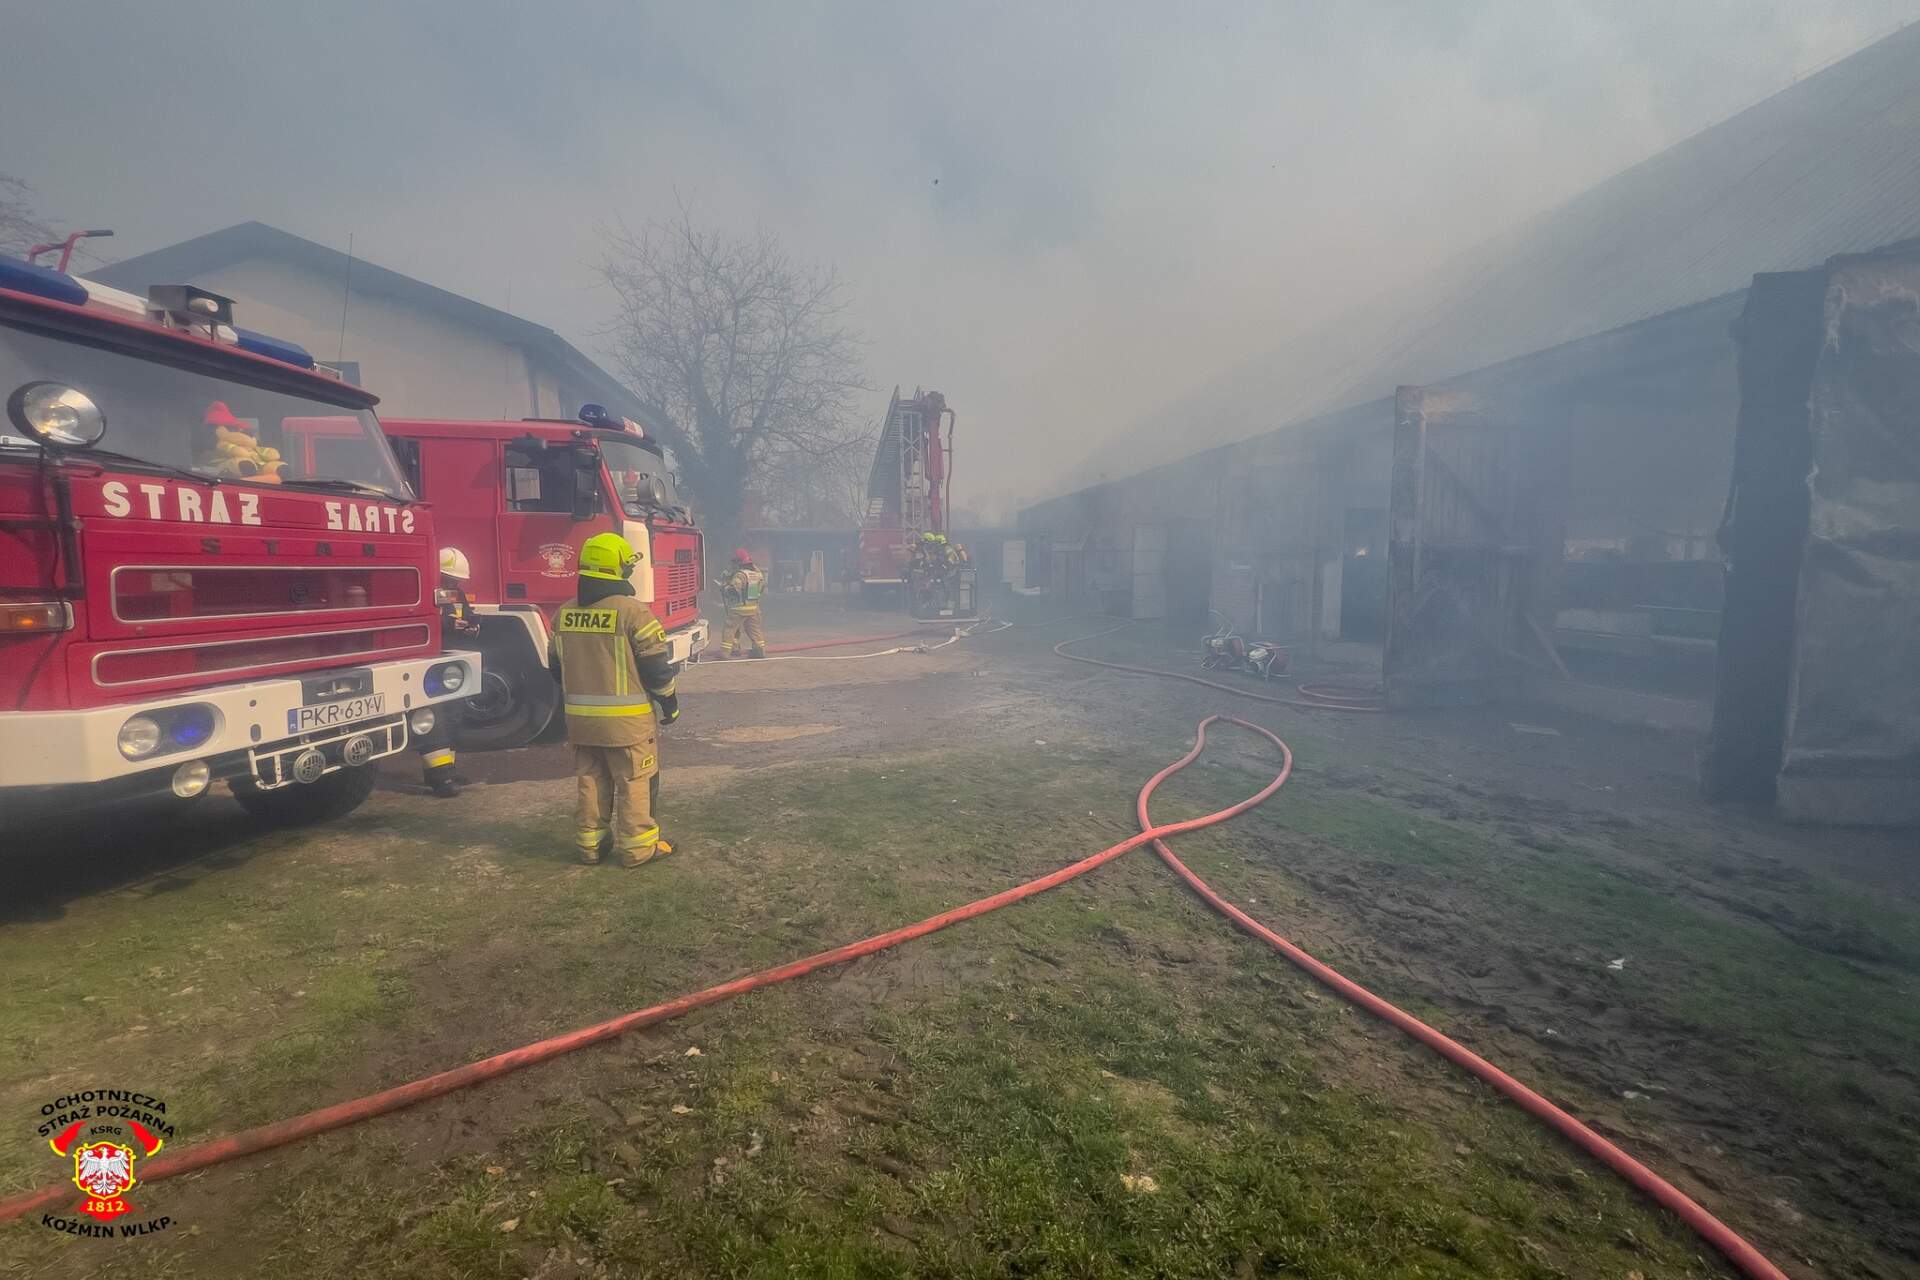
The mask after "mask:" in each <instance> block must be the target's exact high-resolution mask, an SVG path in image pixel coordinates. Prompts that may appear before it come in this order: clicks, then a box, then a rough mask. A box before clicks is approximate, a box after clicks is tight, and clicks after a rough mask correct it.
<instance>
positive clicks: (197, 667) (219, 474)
mask: <svg viewBox="0 0 1920 1280" xmlns="http://www.w3.org/2000/svg"><path fill="white" fill-rule="evenodd" d="M0 397H3V398H4V399H5V402H6V415H5V421H4V423H0V814H4V813H5V812H7V811H9V810H10V809H12V808H13V807H14V803H16V802H23V801H24V800H25V799H26V798H28V797H32V798H34V799H35V800H36V801H40V802H64V796H63V795H62V794H61V793H62V792H63V791H71V793H72V796H73V803H88V802H90V801H92V800H93V799H95V798H102V797H110V796H115V795H120V794H135V793H140V792H146V791H158V792H162V793H164V792H166V791H167V790H168V789H171V791H172V792H173V794H175V795H177V796H180V797H182V798H192V797H194V796H198V795H200V794H202V793H203V792H205V791H206V790H207V788H208V787H209V786H210V785H211V784H212V783H214V782H216V781H225V782H226V783H228V785H229V786H230V787H231V789H232V791H233V794H234V796H235V798H236V799H238V800H239V801H240V803H241V804H242V805H243V806H245V807H246V808H247V809H248V810H249V811H251V812H253V813H255V814H257V815H260V816H262V817H265V818H268V819H271V820H276V821H283V822H299V821H318V820H322V819H326V818H331V817H335V816H338V815H340V814H342V813H345V812H347V811H349V810H351V809H352V808H354V807H355V806H356V805H358V804H359V803H360V802H361V801H362V800H364V799H365V798H366V797H367V795H368V794H369V793H370V792H371V790H372V788H373V778H374V773H373V770H372V769H370V768H368V767H367V766H368V765H369V764H371V763H372V762H373V761H375V760H378V759H380V758H381V757H383V756H387V755H392V754H394V753H395V752H399V751H402V750H404V749H406V747H407V744H408V741H409V735H410V734H417V733H424V732H426V731H427V730H428V729H430V728H431V727H432V721H433V717H434V715H435V706H436V704H440V703H444V702H447V701H450V700H452V699H455V698H460V697H465V696H467V695H468V694H470V693H471V692H472V690H473V689H474V688H475V687H477V686H478V684H479V680H480V675H481V665H480V659H479V655H478V654H473V653H446V652H443V651H442V648H441V637H440V614H439V610H438V609H437V607H436V604H435V595H434V593H435V590H436V587H437V583H438V579H437V577H436V576H435V562H436V544H435V541H434V536H433V527H432V525H431V523H430V522H429V519H428V516H427V513H426V511H425V509H424V508H422V507H421V506H420V505H419V504H418V503H417V502H416V501H415V498H414V495H413V493H412V492H411V491H410V490H409V489H408V487H407V483H406V480H405V479H404V478H403V477H402V475H401V473H400V470H399V468H398V466H397V465H396V464H395V461H394V457H393V453H392V450H391V449H389V448H388V446H387V442H386V440H385V438H384V437H383V436H382V435H381V434H380V427H379V423H378V422H377V421H376V420H375V418H374V415H373V405H374V403H375V397H373V396H371V395H368V394H366V393H365V392H362V391H360V390H358V389H357V388H354V387H351V386H347V385H345V384H343V383H342V382H340V381H339V380H338V379H335V378H330V377H327V376H324V375H323V374H322V373H320V372H318V371H317V370H316V369H315V367H314V362H313V360H312V358H311V357H310V356H308V355H307V354H306V352H304V351H302V350H300V349H299V348H298V347H297V346H294V345H292V344H290V343H285V342H281V341H278V340H276V339H272V338H268V337H266V336H264V335H262V334H258V333H253V332H250V331H248V330H246V329H240V328H236V327H235V326H234V324H233V314H232V303H231V301H230V300H229V299H226V298H222V297H220V296H218V295H216V294H211V293H207V292H205V291H203V290H199V289H194V288H192V287H189V286H170V287H161V288H155V289H153V290H152V291H150V293H149V296H148V297H146V298H139V297H135V296H133V295H131V294H127V293H122V292H120V291H118V290H114V289H107V288H105V287H103V286H100V285H96V284H93V283H91V282H89V281H85V280H81V279H78V278H76V277H74V276H71V275H68V274H66V273H65V272H62V271H55V270H51V269H49V268H46V267H41V266H36V265H33V264H31V263H27V262H22V261H20V260H18V259H12V258H0ZM50 793H51V794H50Z"/></svg>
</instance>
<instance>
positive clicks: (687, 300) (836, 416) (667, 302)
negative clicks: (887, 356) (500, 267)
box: [600, 204, 865, 536]
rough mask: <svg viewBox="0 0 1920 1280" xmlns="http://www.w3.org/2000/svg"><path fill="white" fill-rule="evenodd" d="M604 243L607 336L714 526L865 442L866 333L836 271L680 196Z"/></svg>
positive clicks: (738, 517)
mask: <svg viewBox="0 0 1920 1280" xmlns="http://www.w3.org/2000/svg"><path fill="white" fill-rule="evenodd" d="M605 241H606V250H605V254H604V256H603V258H602V261H601V264H600V270H601V273H602V275H603V276H604V277H605V278H606V281H607V283H608V284H609V285H610V286H611V287H612V289H613V291H614V295H615V296H616V297H617V298H618V299H619V302H620V311H619V317H618V319H616V320H615V321H614V323H613V324H612V325H611V326H610V327H609V328H608V330H607V331H606V334H605V336H606V337H607V338H608V339H609V340H610V343H611V346H612V349H613V352H614V355H615V357H616V358H617V359H618V360H619V362H620V367H621V369H622V371H623V372H624V373H625V375H626V381H627V383H628V385H629V386H631V387H632V388H633V389H634V390H635V392H636V393H637V394H638V395H639V396H640V398H641V400H642V402H643V403H644V404H645V405H646V407H647V408H648V409H649V410H650V411H651V414H652V417H653V418H654V420H655V422H656V423H657V424H658V426H659V428H660V435H661V436H662V438H663V439H664V441H665V443H666V444H667V445H668V447H670V448H671V449H672V450H673V452H674V454H675V456H676V457H677V458H678V460H679V463H680V470H681V475H682V477H683V478H684V479H685V481H686V485H687V488H688V489H689V490H690V491H691V493H692V495H693V497H694V500H695V502H696V503H697V504H698V505H699V507H700V509H701V511H702V513H703V518H704V519H705V521H706V522H707V523H708V525H709V526H710V527H711V528H712V530H713V531H714V532H715V533H719V534H725V535H727V536H732V535H734V534H737V533H739V532H740V531H741V529H742V524H743V518H744V516H745V507H746V498H747V493H748V490H749V489H750V488H753V487H756V486H755V482H756V480H759V481H760V482H761V483H760V484H759V486H758V487H759V488H760V489H761V491H762V492H766V491H767V488H768V485H769V484H771V485H773V486H774V487H775V488H778V487H779V486H781V485H783V484H790V483H793V478H794V477H795V476H798V475H804V474H806V473H807V472H808V471H809V467H810V466H811V465H814V464H818V463H820V462H822V461H826V460H831V459H834V458H837V457H839V456H840V455H842V454H843V453H844V452H846V451H847V450H849V449H855V448H857V445H856V443H855V442H856V441H857V440H858V439H859V438H860V436H859V433H858V431H857V429H856V428H855V427H854V425H853V418H852V409H853V402H854V397H855V396H856V394H857V393H859V392H860V391H862V390H864V389H865V388H864V386H863V384H862V379H861V366H860V339H859V337H858V336H857V335H856V334H855V333H854V332H853V331H852V329H850V328H849V327H848V326H847V324H846V323H845V320H844V316H845V312H846V306H847V298H846V286H845V284H844V283H843V282H842V281H841V279H840V277H839V275H838V274H837V273H836V272H835V271H834V270H833V269H832V268H831V267H822V266H814V265H808V264H803V263H797V262H795V261H794V260H793V258H792V257H791V256H789V254H788V253H787V251H786V250H785V249H784V248H783V247H782V246H781V244H780V242H779V240H778V238H777V237H775V236H774V235H773V234H772V233H771V232H768V231H765V230H761V231H758V232H756V233H755V234H753V235H751V236H745V237H736V236H732V235H729V234H727V233H725V232H720V231H715V230H711V229H708V228H703V227H700V226H698V225H696V224H695V222H694V219H693V214H692V210H691V209H690V208H689V207H688V206H686V205H684V204H683V205H682V206H681V208H680V212H679V216H677V217H675V218H673V219H671V220H669V221H665V222H655V223H650V224H648V225H647V227H646V228H645V229H644V230H642V231H639V232H633V231H630V230H628V229H626V228H625V227H622V228H620V229H619V230H617V231H612V232H608V233H606V236H605ZM773 496H781V495H777V494H776V495H773Z"/></svg>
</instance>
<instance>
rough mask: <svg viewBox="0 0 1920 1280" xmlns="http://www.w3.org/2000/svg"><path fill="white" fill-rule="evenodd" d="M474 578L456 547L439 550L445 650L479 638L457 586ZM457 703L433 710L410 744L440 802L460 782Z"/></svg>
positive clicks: (457, 788) (468, 602)
mask: <svg viewBox="0 0 1920 1280" xmlns="http://www.w3.org/2000/svg"><path fill="white" fill-rule="evenodd" d="M472 576H473V569H472V567H471V566H469V565H468V564H467V557H466V554H465V553H464V552H462V551H460V550H459V549H458V548H455V547H442V548H440V590H439V591H437V592H435V593H434V598H435V599H436V600H438V601H439V602H440V640H441V643H442V644H444V645H446V646H447V647H448V648H454V647H456V646H458V645H461V644H467V643H471V642H473V641H474V640H477V639H478V638H479V636H480V623H479V620H478V619H476V618H475V617H474V616H473V602H472V601H471V600H468V599H467V591H466V588H465V587H463V586H461V585H460V584H461V583H463V582H465V581H466V580H467V579H468V578H471V577H472ZM459 705H460V704H459V703H457V702H443V703H441V704H440V705H439V706H437V707H435V708H434V709H433V728H431V729H429V730H428V731H427V732H425V733H423V734H420V735H418V736H417V737H415V738H414V740H413V747H414V750H416V751H418V752H419V753H420V774H421V778H422V780H423V781H424V782H425V783H426V784H427V790H429V791H431V792H433V794H434V795H436V796H439V797H440V798H441V799H442V800H451V799H452V798H453V797H455V796H457V795H459V794H460V782H461V779H460V778H459V777H457V776H456V775H455V774H454V772H453V760H454V756H453V725H454V716H455V715H456V714H457V712H456V711H455V708H456V707H458V706H459Z"/></svg>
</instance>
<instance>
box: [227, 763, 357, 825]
mask: <svg viewBox="0 0 1920 1280" xmlns="http://www.w3.org/2000/svg"><path fill="white" fill-rule="evenodd" d="M374 775H375V771H374V770H373V769H371V768H368V767H365V766H362V767H361V768H357V769H336V770H335V771H334V772H332V773H329V774H327V775H326V776H325V777H323V778H321V779H320V780H319V781H318V782H309V783H306V784H304V785H302V784H298V783H296V784H295V785H293V786H290V787H279V788H276V789H275V790H272V791H262V790H260V789H259V788H258V787H256V786H254V785H253V783H252V781H251V780H250V779H241V778H236V779H234V782H233V798H234V799H235V800H237V801H239V802H240V807H241V808H242V809H245V810H246V811H247V812H248V813H249V814H251V815H252V816H253V817H254V818H256V819H258V820H259V821H261V822H265V823H269V824H271V825H273V826H276V827H305V826H311V825H313V824H314V823H318V822H331V821H333V820H334V819H335V818H344V817H346V816H347V815H348V814H349V813H352V812H353V811H354V810H355V809H358V808H359V807H360V806H361V805H362V804H364V803H365V802H366V799H367V797H368V796H370V795H372V794H373V784H374Z"/></svg>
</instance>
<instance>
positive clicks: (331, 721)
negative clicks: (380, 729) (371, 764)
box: [287, 693, 387, 733]
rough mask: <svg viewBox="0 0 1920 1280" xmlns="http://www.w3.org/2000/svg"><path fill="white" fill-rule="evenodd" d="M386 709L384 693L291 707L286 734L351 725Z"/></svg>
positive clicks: (288, 712)
mask: <svg viewBox="0 0 1920 1280" xmlns="http://www.w3.org/2000/svg"><path fill="white" fill-rule="evenodd" d="M386 709H387V695H386V694H384V693H376V694H372V695H370V696H368V697H365V698H348V699H347V700H346V701H344V702H323V703H321V704H320V705H319V706H317V707H292V708H289V709H288V711H287V732H288V733H311V732H313V731H314V730H315V729H330V728H332V727H333V726H335V725H341V724H352V723H353V722H354V721H355V720H365V719H367V718H369V717H371V716H377V715H379V714H380V713H381V712H383V711H385V710H386Z"/></svg>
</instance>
